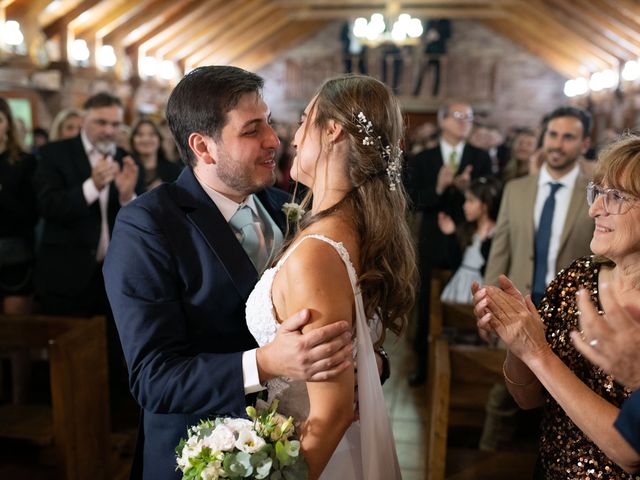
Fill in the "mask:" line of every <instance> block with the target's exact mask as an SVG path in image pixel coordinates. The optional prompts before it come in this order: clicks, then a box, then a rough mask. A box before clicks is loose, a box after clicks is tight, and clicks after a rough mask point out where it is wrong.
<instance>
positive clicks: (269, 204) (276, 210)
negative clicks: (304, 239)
mask: <svg viewBox="0 0 640 480" xmlns="http://www.w3.org/2000/svg"><path fill="white" fill-rule="evenodd" d="M256 196H257V197H258V198H259V199H260V202H262V206H263V207H264V208H265V210H267V212H268V213H269V215H271V218H273V220H274V222H276V224H277V225H278V228H279V229H280V231H281V232H282V233H284V232H285V231H286V228H287V218H286V217H285V215H284V212H283V211H282V202H279V201H278V200H277V199H276V198H275V195H273V193H272V192H271V190H270V189H266V190H263V191H261V192H258V193H257V194H256Z"/></svg>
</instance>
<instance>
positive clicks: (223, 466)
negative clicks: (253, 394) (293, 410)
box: [176, 400, 308, 480]
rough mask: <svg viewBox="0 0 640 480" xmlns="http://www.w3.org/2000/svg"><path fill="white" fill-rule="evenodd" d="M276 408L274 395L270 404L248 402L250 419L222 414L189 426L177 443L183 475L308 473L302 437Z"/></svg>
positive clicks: (209, 479) (282, 477) (209, 478)
mask: <svg viewBox="0 0 640 480" xmlns="http://www.w3.org/2000/svg"><path fill="white" fill-rule="evenodd" d="M263 404H264V402H263ZM264 405H265V406H266V404H264ZM277 409H278V401H277V400H275V401H273V402H272V403H271V405H270V406H268V407H267V408H260V409H259V410H256V409H255V408H254V407H247V415H249V417H250V418H251V420H248V419H244V418H229V417H222V418H216V419H213V420H202V421H201V422H200V423H199V424H198V425H195V426H193V427H191V428H189V429H188V430H187V436H188V438H187V439H186V440H185V439H182V440H180V444H179V445H178V446H177V447H176V457H177V463H178V466H177V468H176V470H177V469H180V470H181V471H182V480H216V479H218V478H228V479H241V478H251V479H267V480H299V479H306V478H307V476H308V473H307V465H306V464H305V462H304V459H303V458H302V453H301V452H300V442H299V441H297V440H293V439H291V437H292V436H293V432H294V426H293V418H292V417H289V418H286V417H284V416H282V415H280V414H279V413H278V412H277Z"/></svg>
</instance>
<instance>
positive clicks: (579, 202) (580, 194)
mask: <svg viewBox="0 0 640 480" xmlns="http://www.w3.org/2000/svg"><path fill="white" fill-rule="evenodd" d="M586 188H587V180H586V178H585V177H584V176H583V175H582V174H581V175H579V176H578V177H577V178H576V181H575V183H574V185H573V192H572V193H571V200H570V201H569V209H568V210H567V217H566V219H565V221H564V228H563V229H562V235H561V236H560V245H559V247H558V251H561V250H562V249H563V248H564V245H565V243H566V242H567V239H568V238H569V234H570V233H571V230H572V229H573V226H574V225H575V223H576V221H577V219H578V217H579V216H580V215H581V212H580V210H581V209H582V208H583V207H584V203H585V202H586V199H585V189H586Z"/></svg>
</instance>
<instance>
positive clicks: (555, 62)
mask: <svg viewBox="0 0 640 480" xmlns="http://www.w3.org/2000/svg"><path fill="white" fill-rule="evenodd" d="M482 23H483V24H484V25H486V26H487V27H489V28H490V29H491V30H493V31H495V32H496V33H498V34H500V35H503V36H504V37H506V38H508V39H509V40H511V41H513V42H514V43H516V44H519V45H521V46H522V47H523V48H525V49H526V50H528V51H530V52H531V53H533V54H534V55H536V56H537V57H539V58H540V59H541V60H542V61H544V62H545V63H546V64H547V65H549V66H550V67H551V68H553V69H554V70H556V71H557V72H558V73H560V74H561V75H564V76H566V77H568V78H573V77H578V76H580V75H581V73H582V68H583V66H582V64H581V63H580V62H579V61H578V60H576V59H575V58H571V57H567V56H565V55H564V54H562V53H559V52H558V51H557V50H556V49H554V48H553V47H550V46H549V42H553V40H552V39H549V42H547V44H545V43H544V42H541V41H539V40H538V39H536V38H534V37H532V36H531V35H529V34H528V33H526V32H524V31H523V29H522V28H521V27H520V26H519V25H518V24H516V23H513V22H510V21H505V20H499V19H498V20H483V21H482Z"/></svg>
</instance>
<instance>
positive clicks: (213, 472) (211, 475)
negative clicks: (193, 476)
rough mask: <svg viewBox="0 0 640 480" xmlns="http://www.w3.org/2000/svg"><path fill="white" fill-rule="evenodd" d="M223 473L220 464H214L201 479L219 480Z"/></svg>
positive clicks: (204, 471) (210, 465) (203, 472)
mask: <svg viewBox="0 0 640 480" xmlns="http://www.w3.org/2000/svg"><path fill="white" fill-rule="evenodd" d="M222 472H224V470H223V469H222V468H221V466H220V462H214V463H211V464H209V466H208V467H207V468H205V469H204V470H203V471H202V473H201V474H200V477H201V478H202V480H218V478H220V474H221V473H222Z"/></svg>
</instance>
